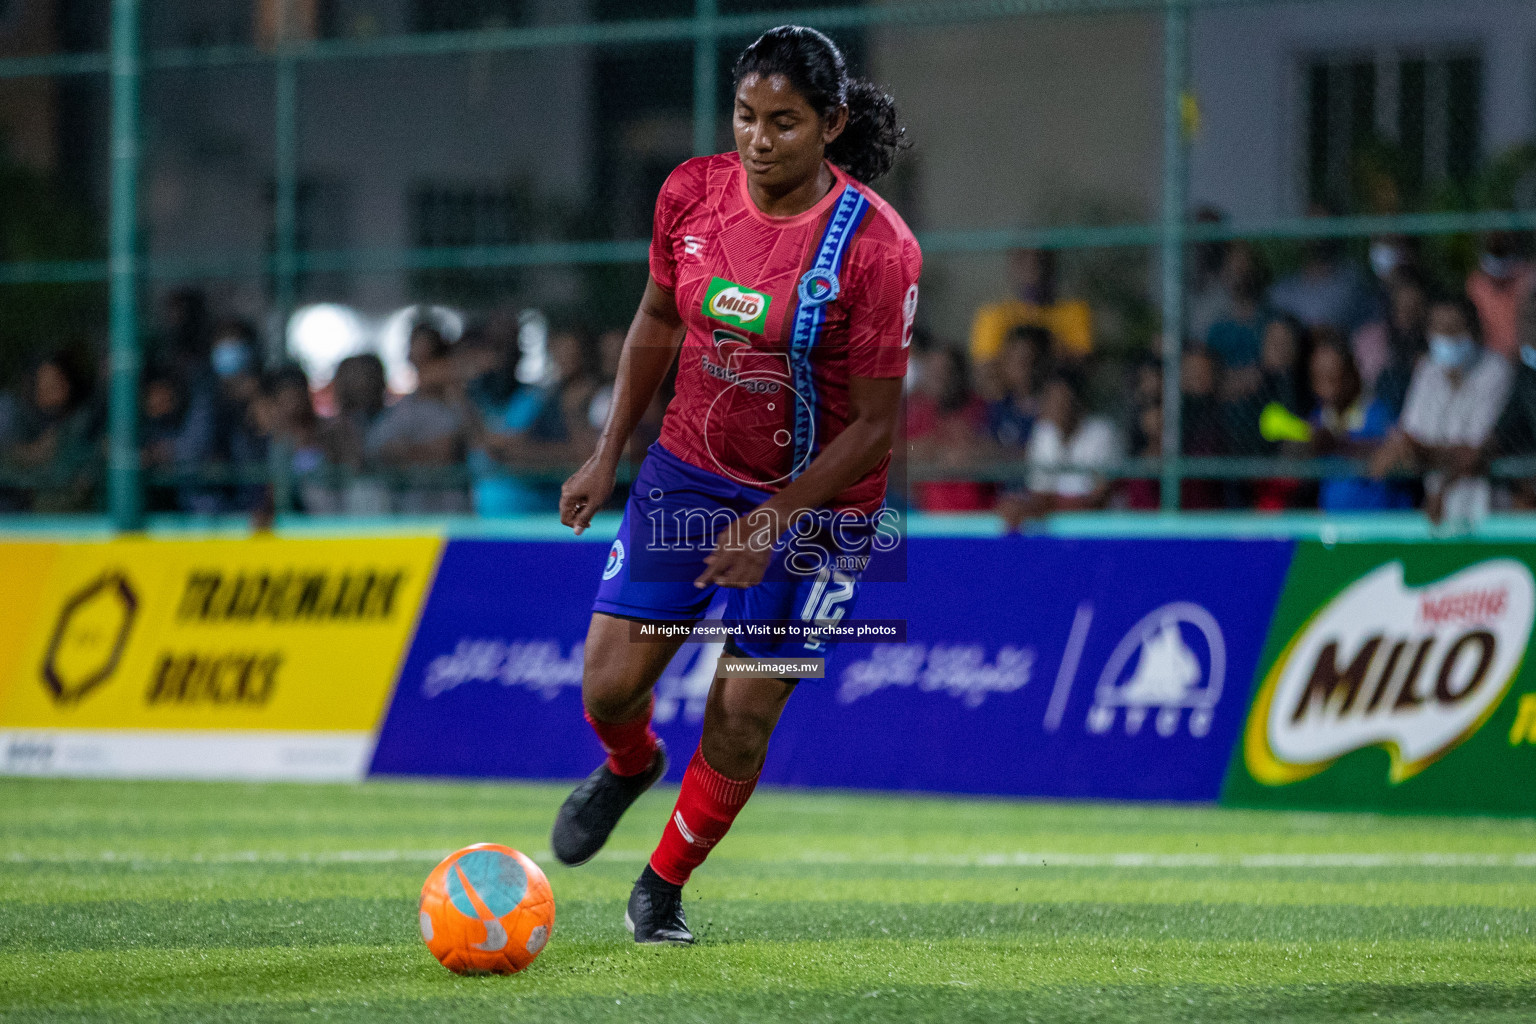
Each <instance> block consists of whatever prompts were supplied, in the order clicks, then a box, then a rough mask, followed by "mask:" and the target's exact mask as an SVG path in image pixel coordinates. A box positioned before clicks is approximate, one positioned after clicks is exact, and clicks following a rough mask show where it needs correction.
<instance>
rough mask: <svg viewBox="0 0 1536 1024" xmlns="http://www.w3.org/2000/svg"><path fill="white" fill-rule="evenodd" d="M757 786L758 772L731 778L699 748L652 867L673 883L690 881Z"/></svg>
mask: <svg viewBox="0 0 1536 1024" xmlns="http://www.w3.org/2000/svg"><path fill="white" fill-rule="evenodd" d="M756 787H757V776H756V775H754V776H752V777H751V778H750V779H745V780H742V781H740V782H738V781H736V780H735V779H728V778H726V777H725V776H724V775H721V774H720V773H719V772H717V771H715V770H714V769H713V768H711V767H710V766H709V763H708V762H707V761H705V760H704V751H703V750H702V749H701V750H698V751H695V752H694V755H693V760H692V761H689V762H688V770H687V771H686V772H684V773H683V788H682V791H681V792H679V793H678V794H677V806H675V807H673V808H672V817H671V818H670V819H669V820H668V821H667V827H666V828H665V829H664V830H662V833H661V842H660V843H658V844H657V845H656V852H655V853H653V854H651V870H652V871H654V872H656V873H657V874H658V875H660V876H661V877H662V878H665V879H666V880H667V881H669V882H671V883H672V884H673V885H683V884H684V883H686V882H687V881H688V876H689V875H691V874H693V869H694V868H696V867H698V866H699V865H700V864H702V863H704V858H705V857H708V856H709V851H710V850H711V849H713V848H714V845H715V844H716V843H718V842H719V841H720V840H722V839H724V838H725V833H726V832H727V831H729V829H730V827H731V822H733V821H735V820H736V815H737V814H738V813H739V812H740V811H741V809H742V808H743V807H745V806H746V804H747V798H748V797H750V796H751V795H752V790H753V789H755V788H756Z"/></svg>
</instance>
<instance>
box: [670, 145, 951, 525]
mask: <svg viewBox="0 0 1536 1024" xmlns="http://www.w3.org/2000/svg"><path fill="white" fill-rule="evenodd" d="M828 166H829V167H831V169H832V174H833V176H834V177H835V179H836V180H835V182H834V183H833V186H832V191H830V192H828V193H827V195H826V196H825V198H823V199H822V200H821V201H820V202H818V203H817V204H816V205H815V206H814V207H812V208H811V209H809V210H807V211H805V212H804V213H801V214H798V215H796V216H794V217H770V216H768V215H767V214H765V213H763V212H762V211H761V210H759V209H758V208H757V205H756V204H755V203H753V202H752V197H751V196H749V195H748V194H747V176H746V173H745V171H743V169H742V166H741V158H740V157H738V156H737V155H736V154H735V153H722V154H720V155H718V156H709V157H698V158H695V159H693V160H689V161H688V162H687V163H684V164H683V165H682V166H680V167H678V168H677V170H675V171H673V172H672V174H671V176H670V177H668V178H667V182H666V184H665V185H663V186H662V189H661V194H660V195H659V196H658V197H657V199H656V224H655V230H654V232H653V234H652V237H651V277H653V278H654V279H655V280H656V283H657V284H659V285H661V286H662V287H663V288H666V289H667V290H669V291H671V292H672V293H673V294H674V295H675V296H676V297H677V311H678V313H679V314H680V315H681V316H682V318H683V323H684V324H685V325H686V326H687V335H686V336H685V337H684V338H683V345H682V352H681V354H680V356H679V362H678V370H677V397H676V398H674V399H673V401H672V404H671V405H670V406H668V407H667V414H666V418H665V420H663V422H662V425H661V443H662V445H663V446H664V447H665V448H666V449H667V450H668V451H670V452H671V453H672V454H674V455H676V456H677V457H678V458H680V459H682V460H684V461H685V462H688V463H691V464H692V465H695V466H698V467H700V468H701V469H706V470H709V471H710V472H712V473H717V474H719V475H721V476H724V477H726V478H728V479H731V480H735V481H736V482H738V483H741V484H744V485H746V486H750V487H757V488H761V489H763V490H767V491H777V490H778V489H779V488H781V487H783V486H784V484H786V483H788V482H789V481H790V480H792V479H794V478H795V477H796V476H797V475H798V474H799V473H800V472H801V471H803V470H804V469H805V467H806V466H807V465H809V464H810V462H811V460H812V459H813V458H815V456H816V454H817V453H818V452H819V451H820V450H821V449H822V448H823V447H825V446H826V445H827V444H829V443H830V442H831V441H832V439H833V438H835V437H836V436H837V435H838V434H840V433H842V431H843V429H844V428H845V427H846V426H847V425H848V418H849V404H848V379H849V378H850V377H854V376H858V377H901V376H904V375H905V374H906V371H907V346H908V345H910V344H911V341H912V323H913V320H914V318H915V317H916V315H917V278H918V274H919V272H920V271H921V269H922V253H921V251H920V250H919V249H918V245H917V239H915V238H913V237H912V232H911V231H910V230H908V228H907V225H906V224H905V223H904V222H903V221H902V219H901V217H900V216H898V215H897V213H896V211H895V210H892V209H891V208H890V206H889V205H887V204H886V202H885V200H883V199H881V198H880V197H879V196H877V195H875V193H874V192H873V191H872V190H870V189H869V188H868V187H866V186H865V185H862V184H860V183H859V182H856V181H854V180H853V179H852V178H850V177H849V176H848V175H847V174H846V173H844V171H843V170H842V169H841V168H839V167H836V166H834V165H832V164H828ZM889 467H890V456H889V455H886V457H885V458H883V459H881V460H880V464H879V465H878V466H876V467H875V468H874V469H872V470H870V471H869V472H868V473H867V474H865V475H864V476H863V477H861V478H859V479H858V480H857V481H855V482H854V483H853V484H852V485H850V486H849V487H848V488H847V489H846V490H845V491H843V492H842V493H841V494H839V495H837V497H836V498H834V499H833V500H832V501H831V502H830V504H831V506H832V507H833V508H853V509H857V510H859V511H862V512H865V513H872V512H874V511H875V510H876V509H878V508H879V507H880V504H881V502H882V501H884V499H885V486H886V474H887V472H888V470H889Z"/></svg>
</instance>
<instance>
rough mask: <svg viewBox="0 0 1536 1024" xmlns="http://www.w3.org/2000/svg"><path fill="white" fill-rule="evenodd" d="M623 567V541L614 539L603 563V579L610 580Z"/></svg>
mask: <svg viewBox="0 0 1536 1024" xmlns="http://www.w3.org/2000/svg"><path fill="white" fill-rule="evenodd" d="M623 568H624V542H623V541H622V540H617V539H616V540H614V542H613V547H611V548H609V549H608V561H607V562H606V563H605V564H604V565H603V579H605V580H611V579H613V578H614V577H615V576H617V575H618V574H619V571H620V570H622V569H623Z"/></svg>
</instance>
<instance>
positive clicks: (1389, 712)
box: [1222, 542, 1536, 813]
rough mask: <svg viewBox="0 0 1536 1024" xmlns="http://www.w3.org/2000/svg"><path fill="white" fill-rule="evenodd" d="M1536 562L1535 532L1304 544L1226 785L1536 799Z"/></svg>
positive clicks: (1285, 796)
mask: <svg viewBox="0 0 1536 1024" xmlns="http://www.w3.org/2000/svg"><path fill="white" fill-rule="evenodd" d="M1532 566H1536V545H1531V544H1474V543H1465V544H1348V545H1344V544H1341V545H1337V546H1329V545H1324V544H1320V543H1314V542H1308V543H1301V544H1298V545H1297V547H1296V554H1295V557H1294V559H1293V560H1292V563H1291V568H1290V573H1289V574H1288V576H1287V578H1286V584H1285V589H1284V591H1283V593H1282V595H1281V598H1280V603H1279V606H1278V607H1277V609H1276V612H1275V615H1274V618H1273V619H1272V621H1271V623H1270V629H1269V636H1268V638H1267V640H1266V642H1265V646H1264V653H1263V656H1262V657H1261V659H1260V662H1259V672H1258V678H1257V679H1256V680H1255V683H1254V689H1253V697H1252V699H1251V700H1250V703H1249V709H1248V716H1247V720H1246V722H1245V724H1244V727H1243V731H1242V734H1241V736H1240V737H1239V740H1238V743H1237V747H1236V750H1235V751H1234V753H1233V756H1232V762H1231V765H1230V767H1229V768H1228V771H1227V778H1226V784H1225V786H1224V788H1223V793H1222V801H1223V802H1224V803H1229V804H1235V805H1241V806H1266V807H1277V806H1278V807H1293V808H1333V809H1362V810H1414V811H1424V810H1442V811H1494V812H1515V813H1530V812H1536V668H1533V667H1532V666H1531V665H1530V663H1529V660H1528V659H1527V658H1526V651H1527V647H1528V645H1529V643H1530V639H1531V626H1532V616H1533V614H1536V581H1533V575H1532Z"/></svg>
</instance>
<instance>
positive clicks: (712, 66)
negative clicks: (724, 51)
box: [693, 0, 720, 156]
mask: <svg viewBox="0 0 1536 1024" xmlns="http://www.w3.org/2000/svg"><path fill="white" fill-rule="evenodd" d="M716 13H717V10H716V3H715V0H694V4H693V155H694V156H708V155H709V154H711V153H713V152H714V151H715V90H716V88H718V78H719V60H720V57H719V54H720V32H719V29H718V28H717V27H716V25H715V15H716Z"/></svg>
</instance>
